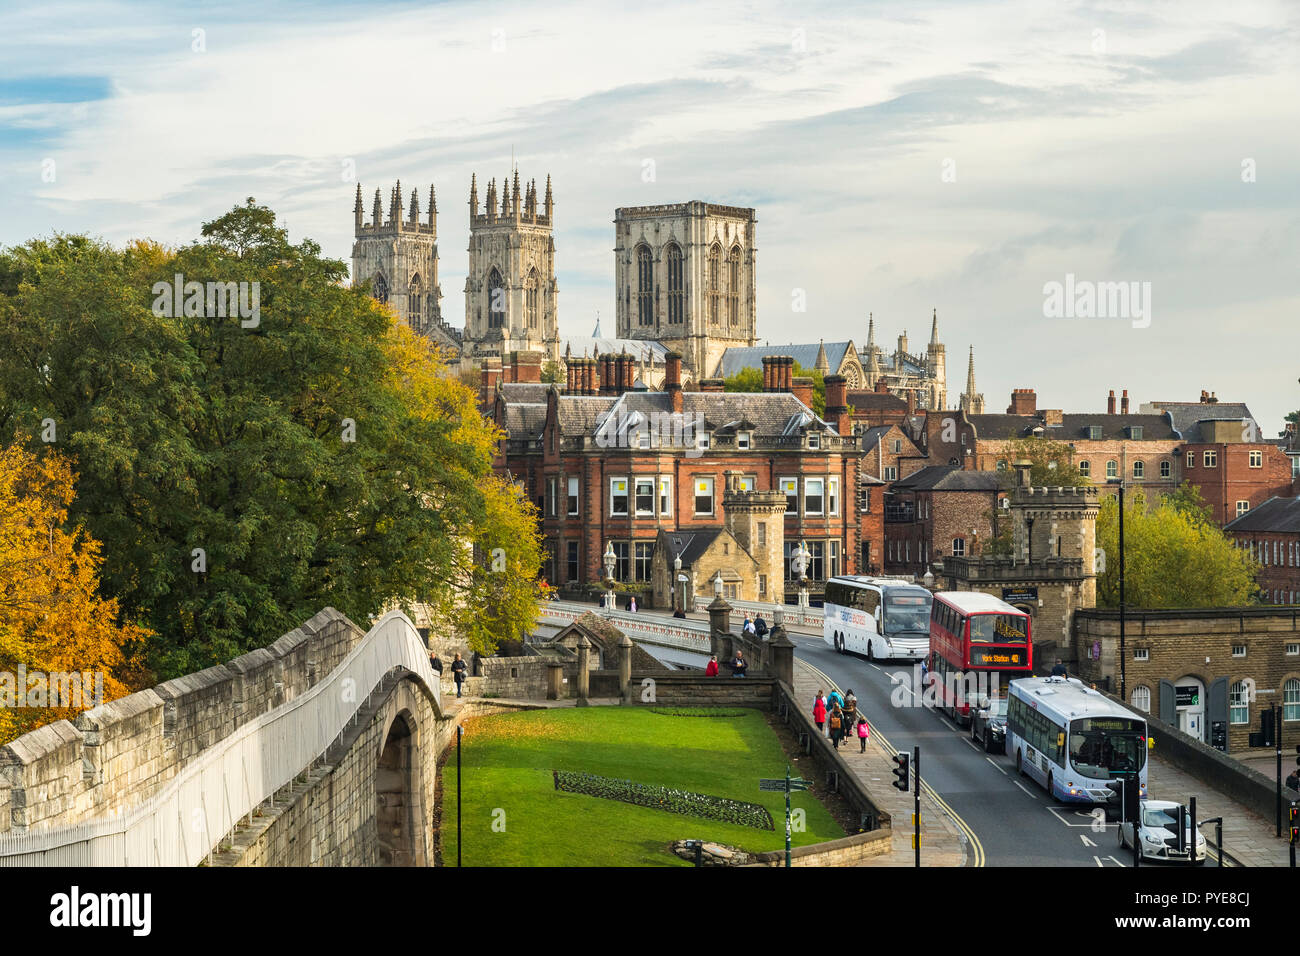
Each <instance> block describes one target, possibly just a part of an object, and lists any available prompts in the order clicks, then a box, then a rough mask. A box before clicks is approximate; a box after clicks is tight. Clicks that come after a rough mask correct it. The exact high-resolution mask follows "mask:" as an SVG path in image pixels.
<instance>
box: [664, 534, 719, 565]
mask: <svg viewBox="0 0 1300 956" xmlns="http://www.w3.org/2000/svg"><path fill="white" fill-rule="evenodd" d="M720 534H722V529H721V528H706V529H704V530H703V531H665V532H663V535H664V540H665V541H667V543H668V547H669V548H670V549H671V550H672V556H671V557H670V558H669V561H668V566H669V570H671V569H672V563H673V559H674V558H676V557H677V556H678V555H681V558H682V566H683V567H690V566H692V565H694V564H695V562H696V561H697V560H698V559H699V558H700V556H701V555H702V554H704V553H705V552H706V551H708V550H709V548H710V547H711V546H712V545H713V542H715V541H717V540H718V536H719V535H720Z"/></svg>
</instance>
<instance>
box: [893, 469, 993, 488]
mask: <svg viewBox="0 0 1300 956" xmlns="http://www.w3.org/2000/svg"><path fill="white" fill-rule="evenodd" d="M1001 488H1002V480H1001V477H1000V476H999V475H998V473H997V472H996V471H963V470H962V469H960V468H958V467H956V466H955V465H927V466H926V467H924V468H922V469H921V470H920V471H916V472H913V473H912V474H910V475H908V476H907V477H906V478H900V479H899V480H898V481H896V482H894V490H895V491H999V490H1001Z"/></svg>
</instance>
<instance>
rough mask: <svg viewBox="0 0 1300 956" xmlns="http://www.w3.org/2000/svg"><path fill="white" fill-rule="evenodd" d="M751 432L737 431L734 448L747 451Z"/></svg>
mask: <svg viewBox="0 0 1300 956" xmlns="http://www.w3.org/2000/svg"><path fill="white" fill-rule="evenodd" d="M752 434H753V433H752V432H737V433H736V448H738V449H739V450H740V451H749V446H750V438H751V437H752Z"/></svg>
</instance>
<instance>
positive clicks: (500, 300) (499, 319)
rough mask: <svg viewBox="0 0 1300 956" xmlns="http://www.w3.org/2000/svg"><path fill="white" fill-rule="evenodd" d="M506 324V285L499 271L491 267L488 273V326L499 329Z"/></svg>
mask: <svg viewBox="0 0 1300 956" xmlns="http://www.w3.org/2000/svg"><path fill="white" fill-rule="evenodd" d="M505 324H506V287H505V283H504V282H502V281H501V273H500V272H497V270H496V269H493V270H492V271H491V272H490V273H488V328H489V329H501V328H505Z"/></svg>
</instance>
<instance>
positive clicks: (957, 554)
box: [952, 538, 966, 558]
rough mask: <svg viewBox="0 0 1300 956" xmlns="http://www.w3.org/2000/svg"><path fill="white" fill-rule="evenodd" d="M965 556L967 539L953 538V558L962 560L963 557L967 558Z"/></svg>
mask: <svg viewBox="0 0 1300 956" xmlns="http://www.w3.org/2000/svg"><path fill="white" fill-rule="evenodd" d="M965 555H966V539H965V538H953V539H952V556H953V557H954V558H961V557H965Z"/></svg>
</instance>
